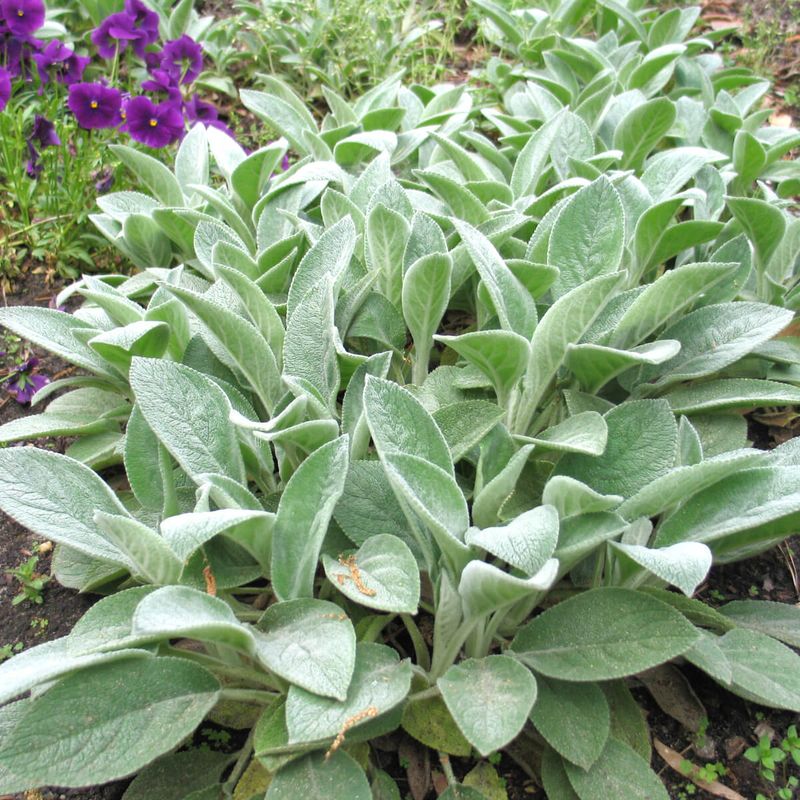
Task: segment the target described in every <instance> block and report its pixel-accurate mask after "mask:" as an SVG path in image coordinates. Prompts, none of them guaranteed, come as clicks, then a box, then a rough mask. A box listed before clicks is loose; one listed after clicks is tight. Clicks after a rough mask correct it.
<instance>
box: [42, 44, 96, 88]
mask: <svg viewBox="0 0 800 800" xmlns="http://www.w3.org/2000/svg"><path fill="white" fill-rule="evenodd" d="M33 60H34V61H35V62H36V66H37V67H38V69H39V78H40V80H41V81H42V83H47V82H48V80H49V77H50V72H51V71H52V73H53V74H54V75H55V78H56V80H57V81H58V82H59V83H66V84H68V85H69V84H72V83H77V82H78V81H79V80H80V79H81V78H82V77H83V72H84V70H85V69H86V67H87V65H88V64H89V61H90V60H91V59H89V58H88V57H86V56H79V55H76V53H75V51H74V50H73V49H72V48H71V47H67V45H65V44H63V43H62V42H59V41H56V40H53V41H52V42H49V43H48V44H47V46H46V47H45V48H44V50H42V51H41V52H40V53H35V54H34V56H33Z"/></svg>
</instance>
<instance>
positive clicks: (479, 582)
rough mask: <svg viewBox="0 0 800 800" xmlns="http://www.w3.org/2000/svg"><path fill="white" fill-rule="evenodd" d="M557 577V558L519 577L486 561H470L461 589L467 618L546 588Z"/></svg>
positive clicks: (477, 615)
mask: <svg viewBox="0 0 800 800" xmlns="http://www.w3.org/2000/svg"><path fill="white" fill-rule="evenodd" d="M557 577H558V561H557V560H556V559H554V558H551V559H549V560H548V561H546V562H545V564H544V566H543V567H542V568H541V569H540V570H539V572H537V573H536V574H535V575H533V576H532V577H530V578H527V579H525V578H517V577H516V576H514V575H510V574H509V573H508V572H503V570H501V569H499V568H498V567H496V566H494V564H487V563H486V562H485V561H477V560H475V561H470V562H469V563H468V564H467V565H466V567H464V569H463V571H462V573H461V580H460V581H459V584H458V593H459V594H460V595H461V599H462V602H463V606H464V615H465V617H467V618H478V617H482V616H485V615H487V614H490V613H491V612H493V611H496V610H497V609H499V608H505V607H507V606H510V605H512V604H513V603H515V602H516V601H517V600H522V599H523V598H525V597H530V596H531V595H533V594H537V593H540V592H546V591H547V590H548V589H550V587H551V586H552V585H553V583H555V581H556V578H557Z"/></svg>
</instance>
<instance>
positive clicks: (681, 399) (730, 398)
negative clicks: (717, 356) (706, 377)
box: [664, 378, 800, 414]
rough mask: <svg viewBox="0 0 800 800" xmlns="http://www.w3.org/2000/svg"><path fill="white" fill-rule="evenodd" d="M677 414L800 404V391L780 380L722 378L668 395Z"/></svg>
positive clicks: (680, 389)
mask: <svg viewBox="0 0 800 800" xmlns="http://www.w3.org/2000/svg"><path fill="white" fill-rule="evenodd" d="M664 399H665V400H666V401H667V402H668V403H669V404H670V406H671V408H672V410H673V411H674V412H675V413H676V414H702V413H704V412H707V411H718V410H720V409H724V408H752V407H753V406H784V405H798V404H800V389H798V388H797V387H796V386H790V385H788V384H785V383H779V382H778V381H762V380H756V379H754V378H720V379H718V380H711V381H704V382H703V383H697V384H690V385H689V386H681V387H679V388H677V389H674V390H673V391H671V392H670V393H669V394H667V395H665V397H664Z"/></svg>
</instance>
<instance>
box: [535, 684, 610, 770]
mask: <svg viewBox="0 0 800 800" xmlns="http://www.w3.org/2000/svg"><path fill="white" fill-rule="evenodd" d="M536 684H537V686H538V688H539V694H538V697H537V698H536V704H535V705H534V707H533V710H532V711H531V714H530V717H531V720H532V722H533V724H534V725H535V726H536V730H537V731H539V733H540V734H541V735H542V736H543V737H544V739H545V741H546V742H547V743H548V744H549V745H550V746H551V747H552V748H553V749H554V750H556V751H558V753H559V754H560V755H561V756H563V757H564V758H566V759H567V760H568V761H571V762H572V763H573V764H577V765H578V766H579V767H581V768H582V769H589V768H590V767H591V766H592V764H594V762H595V761H597V759H598V758H599V757H600V754H601V753H602V752H603V748H604V747H605V743H606V741H607V740H608V736H609V730H610V725H611V716H610V713H609V710H608V703H607V702H606V698H605V695H604V694H603V692H602V691H601V690H600V689H599V687H598V686H597V685H596V684H594V683H579V684H574V683H565V682H563V681H559V680H555V679H553V678H544V677H542V676H539V677H537V679H536Z"/></svg>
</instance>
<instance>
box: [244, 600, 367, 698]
mask: <svg viewBox="0 0 800 800" xmlns="http://www.w3.org/2000/svg"><path fill="white" fill-rule="evenodd" d="M254 635H255V646H256V657H257V658H258V660H259V661H260V662H261V663H262V664H263V665H264V666H265V667H266V668H267V669H269V670H270V671H272V672H274V673H275V674H276V675H280V676H281V677H282V678H285V679H286V680H287V681H289V682H290V683H293V684H295V685H297V686H300V687H302V688H303V689H307V690H308V691H309V692H313V693H314V694H318V695H322V696H324V697H333V698H336V699H338V700H344V699H345V697H346V696H347V687H348V686H349V685H350V680H351V678H352V675H353V668H354V666H355V660H356V636H355V632H354V630H353V625H352V623H351V622H350V620H349V619H348V618H347V616H346V615H344V614H342V613H341V609H340V608H339V606H337V605H334V604H333V603H329V602H327V601H325V600H311V599H308V600H305V599H302V600H288V601H286V602H283V603H274V604H273V605H271V606H270V607H269V608H268V609H267V610H266V611H265V612H264V615H263V616H262V617H261V619H260V620H259V621H258V629H257V630H255V631H254Z"/></svg>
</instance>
